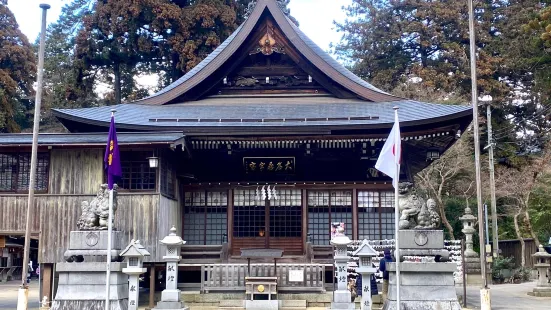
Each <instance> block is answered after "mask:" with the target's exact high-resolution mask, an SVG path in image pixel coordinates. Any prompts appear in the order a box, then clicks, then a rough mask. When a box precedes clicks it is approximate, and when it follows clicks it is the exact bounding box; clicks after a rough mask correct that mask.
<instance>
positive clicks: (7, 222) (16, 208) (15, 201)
mask: <svg viewBox="0 0 551 310" xmlns="http://www.w3.org/2000/svg"><path fill="white" fill-rule="evenodd" d="M38 211H39V210H38V209H37V208H36V207H35V208H34V209H33V210H32V213H33V214H39V212H38ZM26 219H27V196H25V195H5V196H0V234H9V233H12V234H19V235H24V234H25V226H26ZM39 231H40V218H39V217H38V216H33V218H32V223H31V232H33V233H38V232H39Z"/></svg>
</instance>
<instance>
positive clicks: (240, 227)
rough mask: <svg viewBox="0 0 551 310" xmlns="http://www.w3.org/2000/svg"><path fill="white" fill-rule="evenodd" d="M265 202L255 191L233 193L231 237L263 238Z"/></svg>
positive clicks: (264, 231)
mask: <svg viewBox="0 0 551 310" xmlns="http://www.w3.org/2000/svg"><path fill="white" fill-rule="evenodd" d="M265 205H266V202H265V201H264V200H262V198H261V197H258V195H257V193H256V190H236V191H235V192H234V210H233V221H234V224H233V236H234V237H241V238H245V237H263V236H265V233H266V208H265Z"/></svg>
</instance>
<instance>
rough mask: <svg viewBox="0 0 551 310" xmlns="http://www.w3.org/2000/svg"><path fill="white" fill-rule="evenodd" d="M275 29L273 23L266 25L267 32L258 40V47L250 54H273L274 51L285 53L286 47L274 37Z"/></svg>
mask: <svg viewBox="0 0 551 310" xmlns="http://www.w3.org/2000/svg"><path fill="white" fill-rule="evenodd" d="M273 34H274V29H273V26H272V25H271V24H268V26H267V27H266V34H265V35H264V36H263V37H262V38H261V39H260V40H259V41H258V45H257V47H256V48H255V49H254V50H252V51H251V52H250V53H249V55H254V54H258V53H262V54H264V55H266V56H269V55H272V54H273V53H274V52H276V53H279V54H285V48H284V47H283V46H281V45H280V44H279V43H278V42H277V41H276V40H275V38H274V35H273Z"/></svg>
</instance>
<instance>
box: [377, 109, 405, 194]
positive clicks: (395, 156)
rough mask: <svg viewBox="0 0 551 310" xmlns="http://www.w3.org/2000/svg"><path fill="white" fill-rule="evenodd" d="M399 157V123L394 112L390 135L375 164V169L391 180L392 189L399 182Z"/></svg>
mask: <svg viewBox="0 0 551 310" xmlns="http://www.w3.org/2000/svg"><path fill="white" fill-rule="evenodd" d="M401 155H402V144H401V136H400V123H399V122H398V110H395V120H394V126H392V130H391V131H390V135H389V136H388V139H386V142H385V145H383V149H382V150H381V154H379V159H377V163H376V164H375V169H377V170H379V171H381V172H382V173H384V174H386V175H388V176H389V177H391V178H392V185H393V186H394V188H397V186H398V182H399V172H400V161H401Z"/></svg>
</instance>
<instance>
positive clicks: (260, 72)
mask: <svg viewBox="0 0 551 310" xmlns="http://www.w3.org/2000/svg"><path fill="white" fill-rule="evenodd" d="M235 75H240V76H264V75H269V76H276V75H279V76H281V75H282V76H290V75H308V73H306V72H304V71H303V70H300V69H299V68H297V67H292V66H267V67H242V68H241V69H239V70H237V71H236V72H235Z"/></svg>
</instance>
